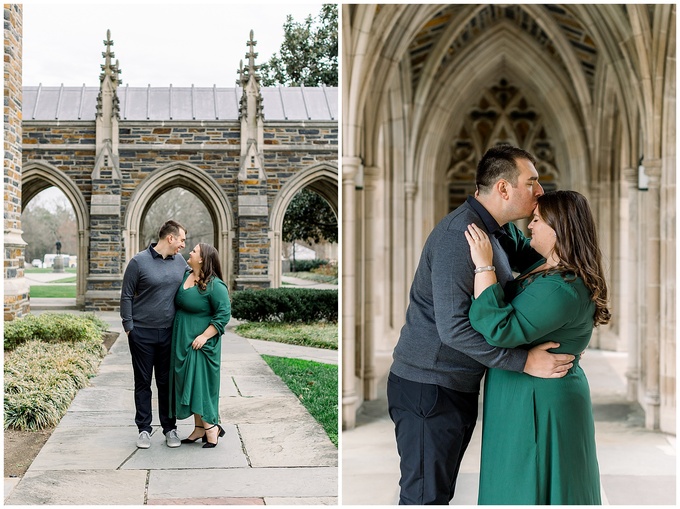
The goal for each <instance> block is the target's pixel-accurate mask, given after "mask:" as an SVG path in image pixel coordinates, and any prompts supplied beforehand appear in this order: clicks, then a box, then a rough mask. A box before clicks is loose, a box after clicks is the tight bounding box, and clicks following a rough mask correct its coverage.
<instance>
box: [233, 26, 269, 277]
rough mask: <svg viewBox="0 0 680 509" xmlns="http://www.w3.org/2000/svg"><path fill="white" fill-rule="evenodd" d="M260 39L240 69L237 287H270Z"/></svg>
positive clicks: (252, 47) (250, 43)
mask: <svg viewBox="0 0 680 509" xmlns="http://www.w3.org/2000/svg"><path fill="white" fill-rule="evenodd" d="M256 44H257V41H255V40H253V31H252V30H251V31H250V40H249V41H248V42H247V45H248V53H246V57H247V59H248V65H247V67H246V68H244V67H243V62H241V68H240V69H239V80H238V81H237V84H238V85H240V86H241V87H243V95H242V96H241V102H240V105H239V120H240V121H241V157H240V166H239V173H238V260H237V266H236V274H237V275H236V289H237V290H242V289H244V288H268V287H269V286H271V280H270V277H269V273H268V260H269V249H270V240H269V235H268V230H269V207H268V205H267V176H266V174H265V172H264V157H263V154H262V148H263V147H264V125H263V124H264V113H263V111H262V95H261V93H260V75H259V73H258V68H259V66H257V65H255V58H256V57H257V53H255V52H254V48H255V45H256Z"/></svg>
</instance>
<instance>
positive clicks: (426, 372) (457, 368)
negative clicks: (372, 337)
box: [390, 197, 540, 392]
mask: <svg viewBox="0 0 680 509" xmlns="http://www.w3.org/2000/svg"><path fill="white" fill-rule="evenodd" d="M470 223H475V224H476V225H477V226H479V227H480V228H482V229H483V230H484V231H486V232H487V233H489V234H490V235H489V238H490V240H491V243H492V245H493V250H494V255H493V264H494V265H495V267H496V276H497V278H498V281H499V282H500V284H501V285H502V286H505V284H506V283H507V282H508V281H510V280H511V279H512V278H513V276H512V270H513V269H515V270H517V271H520V270H522V269H523V268H525V267H528V266H530V265H531V264H532V263H535V262H536V261H537V260H538V259H539V258H540V255H538V254H537V253H536V252H535V251H533V249H531V247H529V240H527V239H526V238H525V237H524V236H523V235H522V233H521V232H520V231H519V230H518V229H517V228H516V227H515V226H514V225H513V224H511V223H509V224H508V225H505V227H503V228H501V227H500V226H499V225H498V223H497V222H496V221H495V220H494V219H493V217H492V216H491V215H490V214H489V213H488V212H487V211H486V210H485V209H484V207H483V206H482V205H481V204H480V203H479V202H478V201H477V200H475V199H474V198H472V197H470V198H468V201H466V202H465V203H464V204H463V205H461V206H460V207H458V208H457V209H456V210H454V211H453V212H451V213H450V214H448V215H447V216H446V217H445V218H444V219H442V220H441V221H440V222H439V224H438V225H437V226H436V227H435V228H434V230H433V231H432V233H431V234H430V236H429V237H428V239H427V242H426V243H425V247H424V249H423V252H422V255H421V258H420V263H419V264H418V269H417V270H416V274H415V277H414V279H413V284H412V285H411V292H410V302H409V306H408V309H407V311H406V324H405V325H404V327H403V328H402V329H401V335H400V337H399V341H398V343H397V345H396V347H395V350H394V355H393V358H394V361H393V363H392V367H391V368H390V370H391V371H392V372H393V373H394V374H396V375H398V376H400V377H402V378H405V379H407V380H412V381H414V382H421V383H429V384H436V385H441V386H444V387H448V388H450V389H454V390H458V391H461V392H479V385H480V380H481V378H482V376H483V375H484V371H485V369H486V367H492V368H500V369H505V370H509V371H518V372H521V371H523V370H524V365H525V364H526V360H527V351H526V350H523V349H515V350H507V349H503V348H496V347H493V346H491V345H489V344H488V343H487V342H486V340H485V339H484V337H483V336H481V335H480V334H479V333H478V332H476V331H475V330H474V329H473V328H472V326H471V325H470V322H469V320H468V312H469V310H470V304H471V302H472V295H473V289H474V269H475V266H474V264H473V262H472V258H471V256H470V247H469V245H468V243H467V240H466V239H465V234H464V232H465V230H466V229H467V226H468V225H469V224H470ZM494 234H495V235H498V236H502V238H503V240H502V242H503V248H505V249H506V250H508V253H506V252H505V251H503V248H502V247H501V244H500V243H499V240H498V239H497V238H496V236H495V235H494Z"/></svg>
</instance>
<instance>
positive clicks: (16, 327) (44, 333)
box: [4, 313, 108, 351]
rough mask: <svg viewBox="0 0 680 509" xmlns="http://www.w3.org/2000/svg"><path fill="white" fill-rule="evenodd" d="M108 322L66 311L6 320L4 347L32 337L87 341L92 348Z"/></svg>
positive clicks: (15, 344) (51, 339)
mask: <svg viewBox="0 0 680 509" xmlns="http://www.w3.org/2000/svg"><path fill="white" fill-rule="evenodd" d="M107 328H108V326H107V324H106V323H105V322H104V321H102V320H100V319H99V318H97V317H95V316H94V315H93V314H91V315H83V316H76V315H71V314H68V313H44V314H42V315H28V316H27V317H25V318H21V319H19V320H13V321H11V322H5V337H4V346H5V351H11V350H14V349H15V348H17V347H18V346H19V345H21V344H22V343H25V342H26V341H29V340H31V339H35V340H39V341H46V342H51V343H55V342H56V343H58V342H69V343H86V344H89V345H91V347H92V348H95V346H96V345H100V344H101V333H102V332H103V331H104V330H106V329H107Z"/></svg>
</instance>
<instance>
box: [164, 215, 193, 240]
mask: <svg viewBox="0 0 680 509" xmlns="http://www.w3.org/2000/svg"><path fill="white" fill-rule="evenodd" d="M180 230H183V231H184V233H186V232H187V229H186V228H185V227H184V226H182V225H181V224H179V223H178V222H177V221H173V220H172V219H170V220H169V221H166V222H165V223H163V226H161V229H160V230H158V240H161V239H164V238H165V237H167V236H168V235H174V236H176V237H177V236H179V231H180Z"/></svg>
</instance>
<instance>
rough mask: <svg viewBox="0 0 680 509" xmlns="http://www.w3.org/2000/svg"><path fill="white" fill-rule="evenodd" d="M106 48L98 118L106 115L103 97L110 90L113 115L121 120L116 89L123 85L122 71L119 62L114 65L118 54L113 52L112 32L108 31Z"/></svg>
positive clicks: (98, 103) (98, 97)
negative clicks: (106, 90) (105, 91)
mask: <svg viewBox="0 0 680 509" xmlns="http://www.w3.org/2000/svg"><path fill="white" fill-rule="evenodd" d="M104 46H106V51H103V52H102V57H104V63H103V64H102V65H101V69H102V73H101V74H100V75H99V95H98V96H97V117H101V116H102V115H103V114H104V110H105V107H104V101H103V95H104V90H105V89H110V90H111V91H112V92H113V96H112V106H113V107H112V114H113V115H115V116H116V118H120V106H119V103H118V94H116V89H117V88H118V85H120V84H121V83H122V80H121V79H120V76H119V75H120V74H121V70H120V68H119V64H118V60H116V63H115V64H114V63H112V61H113V59H114V58H115V57H116V54H115V53H114V52H113V51H111V46H113V41H112V40H111V30H107V31H106V40H105V41H104Z"/></svg>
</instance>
